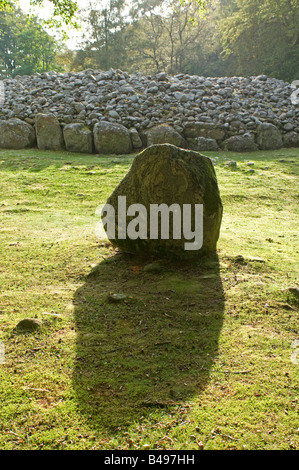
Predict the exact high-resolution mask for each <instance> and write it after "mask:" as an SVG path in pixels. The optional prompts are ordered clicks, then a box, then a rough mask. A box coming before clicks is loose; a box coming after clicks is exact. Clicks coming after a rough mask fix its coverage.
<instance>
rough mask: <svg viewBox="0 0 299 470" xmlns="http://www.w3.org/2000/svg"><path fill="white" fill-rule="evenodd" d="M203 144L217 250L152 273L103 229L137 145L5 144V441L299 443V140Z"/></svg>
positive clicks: (0, 412)
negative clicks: (96, 150)
mask: <svg viewBox="0 0 299 470" xmlns="http://www.w3.org/2000/svg"><path fill="white" fill-rule="evenodd" d="M206 154H207V155H209V156H211V157H213V158H215V157H217V165H216V166H215V169H216V172H217V178H218V183H219V187H220V192H221V197H222V201H223V205H224V218H223V222H222V228H221V236H220V240H219V244H218V254H217V256H212V257H210V258H206V259H202V260H201V261H200V262H197V263H188V264H184V263H181V264H173V263H171V262H169V261H167V260H165V262H164V263H163V270H162V271H161V272H146V271H144V270H143V268H144V266H145V265H146V264H147V263H149V262H150V261H149V260H143V259H139V258H136V257H132V256H130V255H128V254H120V253H118V252H117V250H115V249H114V248H113V247H112V246H111V244H110V243H109V242H107V241H105V240H104V241H99V240H97V238H96V236H95V228H96V224H97V221H98V218H97V216H96V215H95V213H96V208H97V206H98V205H99V204H102V203H104V202H105V201H106V198H107V197H108V195H109V194H110V193H111V192H112V190H113V189H114V188H115V186H116V185H117V184H118V182H119V181H120V180H121V179H122V178H123V176H124V175H125V174H126V173H127V171H128V170H129V168H130V165H131V163H132V161H133V156H125V157H115V156H112V157H104V156H103V157H102V156H95V155H93V156H85V155H76V154H70V153H67V152H59V153H54V152H41V151H37V150H26V151H22V152H20V151H5V150H1V151H0V175H1V178H0V213H1V215H0V237H1V245H0V273H1V276H0V327H1V330H0V341H2V344H4V348H5V363H4V364H0V405H1V406H0V448H1V449H2V450H3V449H7V450H10V449H19V450H29V449H53V450H54V449H69V450H73V449H132V450H133V449H176V450H183V449H189V450H193V449H194V450H198V449H206V450H215V449H219V450H224V449H236V450H242V449H250V450H253V449H261V450H270V449H286V450H291V449H299V428H298V425H299V423H298V397H299V394H298V370H299V365H298V363H299V351H298V355H296V350H295V349H294V341H295V340H296V339H298V338H299V332H298V299H296V297H295V296H294V295H293V294H292V292H290V291H288V290H287V289H288V288H290V287H296V286H298V279H297V278H296V276H297V275H298V259H299V256H298V253H299V244H298V202H299V186H298V168H299V167H298V164H299V159H298V156H299V149H297V150H296V149H288V150H279V151H274V152H256V153H252V154H244V155H240V154H238V155H237V154H232V153H225V152H222V153H210V152H206ZM230 159H233V160H235V161H237V167H236V168H231V167H229V166H226V165H225V163H226V162H227V161H228V160H230ZM110 292H113V293H123V294H126V295H127V296H128V298H127V300H125V301H124V302H122V303H117V304H114V303H109V302H107V295H108V293H110ZM24 318H36V319H38V320H40V321H41V322H42V325H41V327H40V328H39V329H37V330H36V331H34V332H31V333H28V332H27V333H22V332H18V331H17V330H15V329H14V328H15V326H16V325H17V324H18V322H19V321H20V320H22V319H24ZM292 346H293V348H292ZM297 358H298V360H296V359H297ZM2 362H3V361H2ZM296 362H297V363H296Z"/></svg>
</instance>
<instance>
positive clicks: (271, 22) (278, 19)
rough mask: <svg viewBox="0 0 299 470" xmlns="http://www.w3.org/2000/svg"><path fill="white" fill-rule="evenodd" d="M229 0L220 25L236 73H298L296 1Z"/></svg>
mask: <svg viewBox="0 0 299 470" xmlns="http://www.w3.org/2000/svg"><path fill="white" fill-rule="evenodd" d="M220 3H221V4H222V3H223V1H221V2H220ZM226 3H227V2H226ZM231 3H233V4H234V8H233V10H231V12H230V14H228V15H227V16H226V17H224V18H222V19H221V20H220V23H219V25H220V30H221V36H222V44H223V48H224V51H225V53H226V56H227V58H228V59H229V58H230V57H232V56H234V57H235V59H236V63H235V64H234V68H235V73H238V74H240V75H257V74H260V73H266V74H270V75H272V76H275V77H277V78H281V79H286V80H293V79H295V78H296V77H297V76H298V74H299V60H298V59H299V31H298V23H299V2H298V0H235V1H234V2H231Z"/></svg>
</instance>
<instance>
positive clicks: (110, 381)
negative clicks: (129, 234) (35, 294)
mask: <svg viewBox="0 0 299 470" xmlns="http://www.w3.org/2000/svg"><path fill="white" fill-rule="evenodd" d="M144 265H145V262H144V260H140V259H137V258H136V257H130V256H129V255H125V254H118V255H115V256H113V257H111V258H109V259H107V260H105V261H103V262H102V263H100V264H99V265H98V266H97V267H96V268H94V269H93V270H92V272H91V273H90V274H89V275H88V276H87V278H86V282H85V284H84V285H83V286H82V287H81V288H79V289H78V290H77V292H76V293H75V296H74V305H75V311H74V315H75V322H76V330H77V351H76V353H77V356H76V365H75V368H74V373H73V385H74V389H75V392H76V398H77V401H78V405H79V409H80V411H81V413H82V414H84V415H85V416H86V418H87V419H89V420H90V423H91V426H95V427H99V426H104V427H105V428H107V429H116V428H117V427H119V426H127V425H129V424H130V423H132V422H134V421H135V420H138V419H139V418H140V417H141V416H146V415H147V413H149V412H151V411H152V410H153V408H156V407H166V408H167V407H169V406H175V405H178V404H179V405H180V404H183V403H184V402H185V401H186V400H189V399H192V398H194V397H195V396H197V395H198V394H199V393H200V392H201V391H202V390H203V389H204V388H205V386H206V385H207V383H208V380H209V374H210V370H211V367H212V365H213V363H214V361H215V359H216V356H217V350H218V339H219V335H220V332H221V328H222V323H223V313H224V294H223V288H222V282H221V278H220V273H219V261H218V257H217V255H213V256H212V257H209V258H203V259H201V260H199V261H197V262H192V263H190V262H189V263H168V262H167V263H163V264H162V270H161V272H145V271H144V270H143V267H144ZM111 292H112V293H122V294H126V295H127V298H126V299H122V300H121V301H120V302H119V303H110V302H108V301H107V295H108V294H109V293H111Z"/></svg>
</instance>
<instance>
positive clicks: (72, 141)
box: [63, 123, 93, 154]
mask: <svg viewBox="0 0 299 470" xmlns="http://www.w3.org/2000/svg"><path fill="white" fill-rule="evenodd" d="M63 136H64V141H65V147H66V150H68V151H69V152H80V153H88V154H91V153H92V151H93V137H92V131H91V130H90V129H89V128H88V127H87V126H85V125H84V124H81V123H75V124H67V125H66V126H65V127H64V129H63Z"/></svg>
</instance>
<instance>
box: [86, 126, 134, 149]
mask: <svg viewBox="0 0 299 470" xmlns="http://www.w3.org/2000/svg"><path fill="white" fill-rule="evenodd" d="M93 136H94V145H95V149H96V152H97V153H100V154H106V155H109V154H115V155H119V154H128V153H130V152H131V151H132V141H131V137H130V133H129V131H128V129H127V128H126V127H124V126H122V125H121V124H117V123H112V122H107V121H101V122H98V123H96V125H95V126H94V129H93Z"/></svg>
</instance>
